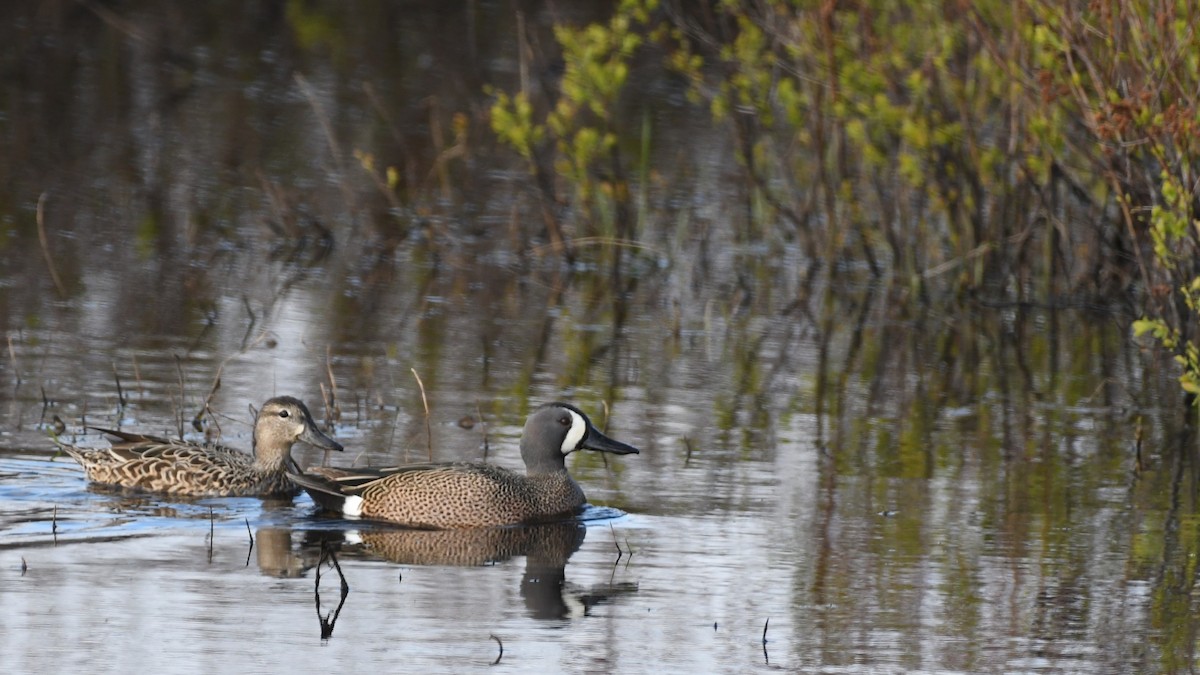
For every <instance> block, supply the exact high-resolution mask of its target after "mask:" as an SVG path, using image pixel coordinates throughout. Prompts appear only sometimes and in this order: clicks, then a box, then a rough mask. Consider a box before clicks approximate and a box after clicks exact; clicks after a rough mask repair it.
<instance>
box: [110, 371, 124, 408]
mask: <svg viewBox="0 0 1200 675" xmlns="http://www.w3.org/2000/svg"><path fill="white" fill-rule="evenodd" d="M112 370H113V379H114V380H116V381H117V403H119V404H120V406H121V408H122V409H124V408H125V392H124V391H123V390H122V389H121V375H120V373H118V372H117V362H116V361H113V364H112Z"/></svg>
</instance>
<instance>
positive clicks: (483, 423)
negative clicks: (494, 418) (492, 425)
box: [475, 401, 489, 462]
mask: <svg viewBox="0 0 1200 675" xmlns="http://www.w3.org/2000/svg"><path fill="white" fill-rule="evenodd" d="M475 416H476V417H478V418H479V424H480V426H482V427H483V461H484V462H487V456H488V448H489V444H488V430H487V421H486V420H484V419H483V413H482V412H480V411H479V401H476V402H475Z"/></svg>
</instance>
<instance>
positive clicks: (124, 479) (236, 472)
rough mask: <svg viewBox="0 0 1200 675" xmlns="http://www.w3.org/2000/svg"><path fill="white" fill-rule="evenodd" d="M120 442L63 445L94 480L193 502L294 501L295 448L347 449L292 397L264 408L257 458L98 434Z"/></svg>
mask: <svg viewBox="0 0 1200 675" xmlns="http://www.w3.org/2000/svg"><path fill="white" fill-rule="evenodd" d="M97 431H102V432H104V433H106V434H110V435H112V436H115V437H116V438H118V439H120V442H117V443H114V444H112V446H110V447H107V448H95V449H93V448H78V447H75V446H71V445H67V444H65V443H60V442H58V441H55V442H56V443H58V445H59V447H61V448H62V449H63V450H64V451H65V452H66V453H67V454H68V455H70V456H71V457H73V458H75V461H76V462H79V464H80V465H81V466H82V467H83V470H84V471H85V472H86V473H87V477H88V479H89V480H91V481H93V482H96V483H103V484H105V485H113V486H119V487H126V488H140V489H143V490H151V491H154V492H166V493H170V494H175V495H184V496H189V497H251V496H256V497H270V496H288V497H291V496H295V495H296V494H297V493H298V492H299V489H297V487H296V485H295V484H294V483H292V481H291V480H289V479H288V477H287V471H288V470H291V471H299V467H298V466H296V462H295V461H294V460H293V459H292V455H291V450H292V444H293V443H295V442H296V441H304V442H306V443H310V444H312V445H315V446H316V447H318V448H324V449H326V450H341V449H342V446H341V445H340V444H338V443H337V442H336V441H334V440H333V439H331V438H329V437H328V436H326V435H325V434H323V433H321V430H320V429H318V428H317V425H316V423H315V422H313V418H312V415H311V414H310V413H309V412H308V408H306V407H304V404H303V403H301V402H300V401H299V400H298V399H295V398H292V397H291V396H279V397H277V398H273V399H271V400H269V401H267V402H266V403H264V404H263V406H262V410H259V411H258V416H257V417H256V418H255V420H254V455H253V456H251V455H248V454H246V453H244V452H241V451H239V450H235V449H233V448H228V447H225V446H222V445H215V444H199V443H187V442H184V441H171V440H167V439H164V438H158V437H155V436H144V435H142V434H131V433H127V432H124V431H111V430H108V429H97Z"/></svg>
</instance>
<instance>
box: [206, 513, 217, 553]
mask: <svg viewBox="0 0 1200 675" xmlns="http://www.w3.org/2000/svg"><path fill="white" fill-rule="evenodd" d="M215 520H216V514H214V513H213V507H211V506H210V507H208V562H210V563H211V562H212V554H213V534H214V532H213V529H214V526H215V525H214V522H215Z"/></svg>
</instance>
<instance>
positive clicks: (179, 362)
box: [175, 354, 219, 441]
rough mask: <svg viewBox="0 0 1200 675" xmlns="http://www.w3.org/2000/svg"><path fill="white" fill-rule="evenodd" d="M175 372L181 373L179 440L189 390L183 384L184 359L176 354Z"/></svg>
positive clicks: (181, 433)
mask: <svg viewBox="0 0 1200 675" xmlns="http://www.w3.org/2000/svg"><path fill="white" fill-rule="evenodd" d="M175 372H176V373H177V374H178V375H179V411H178V412H177V414H176V418H177V419H178V421H179V440H181V441H182V440H183V406H184V405H185V404H186V402H187V390H186V389H184V386H183V359H181V358H179V355H178V354H175ZM218 372H219V371H218Z"/></svg>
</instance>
